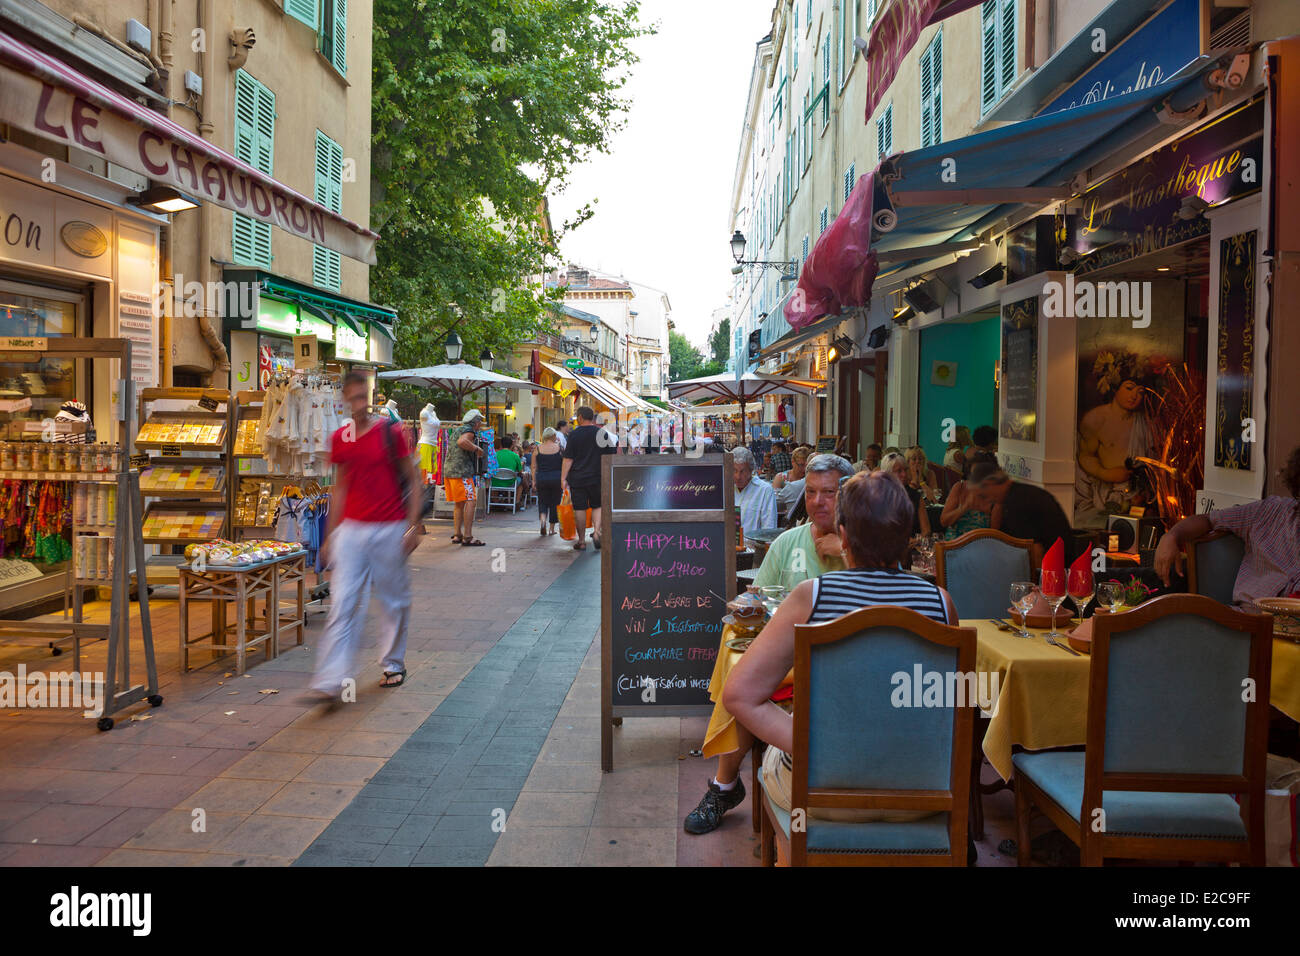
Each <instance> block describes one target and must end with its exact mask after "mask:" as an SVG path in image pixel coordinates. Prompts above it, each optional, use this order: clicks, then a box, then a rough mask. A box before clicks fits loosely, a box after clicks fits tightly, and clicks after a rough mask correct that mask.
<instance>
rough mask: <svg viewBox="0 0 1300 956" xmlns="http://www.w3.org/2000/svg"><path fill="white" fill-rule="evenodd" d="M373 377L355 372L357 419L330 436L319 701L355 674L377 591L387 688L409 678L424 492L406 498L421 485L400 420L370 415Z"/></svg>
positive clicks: (350, 397) (346, 395)
mask: <svg viewBox="0 0 1300 956" xmlns="http://www.w3.org/2000/svg"><path fill="white" fill-rule="evenodd" d="M368 390H369V383H368V382H367V381H366V378H365V376H363V375H360V374H357V373H355V372H349V373H348V374H347V375H346V376H345V377H344V379H343V400H344V401H345V402H346V403H347V405H348V407H349V408H350V409H351V410H352V420H351V421H348V422H345V423H344V424H343V427H342V428H340V429H339V430H338V431H336V432H335V433H334V436H333V438H331V439H330V461H331V462H332V463H333V465H334V466H335V468H336V470H337V473H336V483H335V485H334V486H333V488H331V490H330V498H331V501H330V513H329V522H328V526H327V527H328V530H327V531H326V535H325V541H324V543H323V544H322V546H321V550H322V551H323V552H324V558H325V560H326V561H327V562H328V563H329V564H330V568H331V571H330V613H329V620H328V621H326V623H325V633H324V634H323V635H322V637H321V641H320V644H319V647H318V650H317V657H316V673H315V675H314V676H313V677H312V681H311V689H312V696H313V698H314V699H316V700H318V701H321V702H324V701H334V700H337V699H338V697H339V693H340V691H341V690H342V688H343V682H344V680H346V679H348V678H350V677H352V673H353V671H352V669H353V661H354V658H355V656H356V648H357V644H358V642H359V639H360V630H361V625H362V623H363V622H364V621H365V617H366V610H367V607H368V605H369V603H370V595H371V594H372V593H373V594H374V596H375V599H376V600H377V601H378V602H379V604H380V607H381V608H382V610H383V617H384V620H383V623H382V625H381V628H380V632H379V652H380V662H381V664H382V665H383V668H384V679H383V680H382V681H380V686H381V687H397V686H399V685H400V684H401V683H402V682H403V681H404V680H405V679H406V663H405V657H406V632H407V627H408V624H409V622H410V614H411V586H410V577H409V575H408V573H407V568H406V559H407V556H408V555H410V553H411V552H412V551H414V550H415V546H416V544H418V543H419V538H418V534H419V532H420V531H421V530H422V528H421V521H420V506H421V501H420V496H419V495H418V494H412V495H410V497H409V498H408V500H406V501H405V502H404V501H403V500H402V481H401V476H403V475H404V476H405V480H406V487H407V488H412V489H417V488H419V483H418V481H417V479H416V474H415V465H414V463H413V462H412V461H411V449H410V447H409V446H408V445H407V443H406V436H405V435H404V434H403V432H402V429H401V428H400V427H399V426H394V425H392V424H391V423H390V422H388V421H387V420H386V419H385V418H383V417H382V416H378V415H372V414H370V411H369V409H368V408H367V404H368V402H367V395H366V393H367V391H368Z"/></svg>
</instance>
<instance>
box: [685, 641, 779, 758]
mask: <svg viewBox="0 0 1300 956" xmlns="http://www.w3.org/2000/svg"><path fill="white" fill-rule="evenodd" d="M735 636H736V628H735V627H733V626H732V625H730V624H727V625H725V626H724V627H723V628H722V637H721V638H720V639H719V642H718V657H717V659H716V660H715V661H714V662H713V677H712V678H710V680H709V700H711V701H713V715H712V716H711V717H709V729H708V730H707V731H705V733H704V747H703V748H702V750H703V753H704V756H706V757H719V756H721V755H722V754H729V753H732V752H734V751H736V750H739V749H740V740H739V739H738V736H737V734H736V718H735V717H732V716H731V715H730V714H729V713H727V709H726V708H725V707H723V706H722V688H723V687H725V686H726V684H727V675H728V674H730V673H731V669H732V668H733V667H735V666H736V663H737V662H738V661H739V660H740V655H741V653H742V652H741V651H735V650H732V649H731V648H730V647H728V646H727V641H729V640H731V639H732V638H734V637H735ZM792 684H794V671H793V670H791V671H790V673H788V674H786V675H785V680H784V681H782V683H781V686H782V687H785V686H787V685H792Z"/></svg>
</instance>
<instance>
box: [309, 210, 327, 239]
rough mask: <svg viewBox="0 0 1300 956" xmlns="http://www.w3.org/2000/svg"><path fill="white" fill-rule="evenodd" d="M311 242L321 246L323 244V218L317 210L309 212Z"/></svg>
mask: <svg viewBox="0 0 1300 956" xmlns="http://www.w3.org/2000/svg"><path fill="white" fill-rule="evenodd" d="M311 240H312V242H318V243H321V244H324V242H325V217H324V216H323V215H322V214H321V211H320V210H319V209H313V210H312V211H311Z"/></svg>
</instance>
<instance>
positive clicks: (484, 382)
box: [379, 362, 555, 413]
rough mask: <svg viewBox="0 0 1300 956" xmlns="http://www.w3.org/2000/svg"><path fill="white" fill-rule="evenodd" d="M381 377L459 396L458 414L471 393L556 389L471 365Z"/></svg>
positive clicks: (396, 371)
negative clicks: (495, 390) (497, 390)
mask: <svg viewBox="0 0 1300 956" xmlns="http://www.w3.org/2000/svg"><path fill="white" fill-rule="evenodd" d="M379 377H380V378H382V379H386V380H388V381H391V382H400V383H402V384H403V385H418V386H421V387H423V388H440V389H442V390H443V391H444V392H451V394H453V395H455V396H456V411H457V413H459V412H460V406H461V403H462V402H463V401H464V400H465V396H466V395H468V394H469V393H470V392H477V391H478V390H479V389H483V390H485V391H486V390H487V389H489V388H495V389H500V390H501V391H506V392H523V391H530V392H531V391H533V390H534V389H536V390H537V391H541V392H553V391H555V389H553V388H548V387H547V386H545V385H540V384H538V383H537V382H530V381H528V380H527V379H522V378H511V377H510V376H509V375H502V374H501V373H499V372H489V371H488V370H487V369H485V368H479V367H478V366H477V365H470V364H469V363H468V362H457V363H455V364H454V365H450V364H449V365H431V366H429V367H427V368H403V369H394V370H392V371H388V372H380V373H379Z"/></svg>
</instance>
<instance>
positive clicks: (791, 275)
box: [731, 229, 799, 282]
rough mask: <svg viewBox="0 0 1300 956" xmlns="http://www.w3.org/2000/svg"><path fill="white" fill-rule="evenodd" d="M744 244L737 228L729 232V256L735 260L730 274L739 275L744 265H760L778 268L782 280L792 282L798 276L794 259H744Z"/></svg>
mask: <svg viewBox="0 0 1300 956" xmlns="http://www.w3.org/2000/svg"><path fill="white" fill-rule="evenodd" d="M745 245H746V242H745V234H744V233H743V232H741V231H740V230H739V229H737V230H736V231H735V232H734V233H732V234H731V258H733V259H735V260H736V265H735V267H734V268H733V269H732V270H731V274H732V275H736V276H738V275H740V274H741V273H742V272H744V271H745V267H746V266H762V267H763V268H764V269H767V268H772V269H777V270H779V271H780V273H781V281H782V282H794V281H795V280H796V279H798V278H799V274H798V267H797V265H796V263H795V260H794V259H788V260H786V261H785V262H769V261H767V260H766V259H746V258H745Z"/></svg>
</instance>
